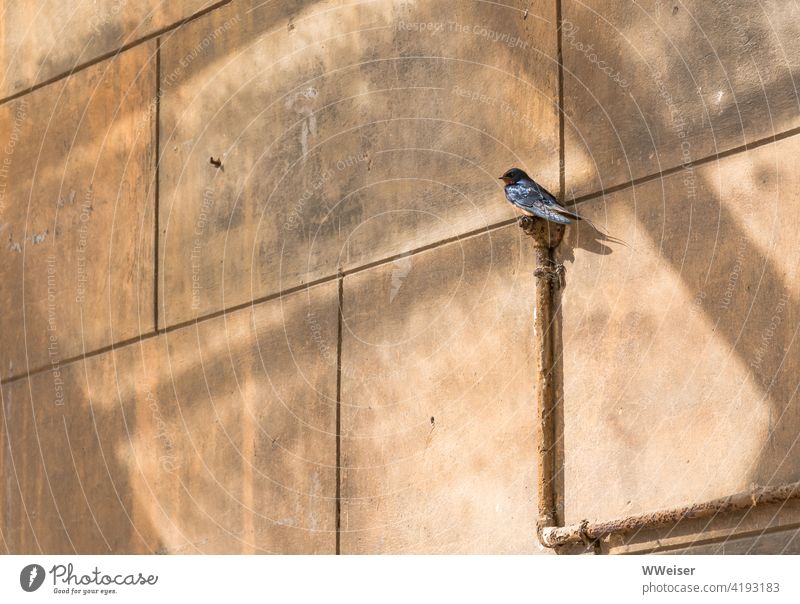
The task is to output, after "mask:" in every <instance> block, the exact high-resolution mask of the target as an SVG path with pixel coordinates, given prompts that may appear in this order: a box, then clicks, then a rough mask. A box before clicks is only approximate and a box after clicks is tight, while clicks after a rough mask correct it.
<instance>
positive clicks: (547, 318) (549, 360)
mask: <svg viewBox="0 0 800 604" xmlns="http://www.w3.org/2000/svg"><path fill="white" fill-rule="evenodd" d="M519 224H520V227H521V228H522V229H523V231H525V234H527V235H528V236H530V237H531V238H532V239H533V243H534V250H535V255H536V271H535V272H534V275H535V276H536V278H537V280H536V295H535V301H534V309H533V334H534V335H533V337H534V347H535V349H536V351H537V355H536V377H537V388H536V409H537V411H536V413H537V422H536V442H537V446H538V455H537V458H538V464H537V484H538V516H537V519H536V529H537V533H538V534H539V539H540V541H543V534H542V531H543V530H544V529H545V528H549V527H554V526H556V525H557V517H556V493H555V481H554V476H555V454H556V447H555V445H556V426H555V405H556V402H557V401H556V384H555V382H554V372H553V370H554V366H555V354H554V352H555V346H554V342H553V318H554V316H555V306H556V301H555V299H554V295H555V289H556V288H557V287H558V285H559V284H560V282H561V278H562V275H563V273H562V272H559V270H558V268H557V265H556V264H555V259H554V253H553V250H554V249H555V248H556V247H557V246H558V244H559V243H560V242H561V239H562V237H563V235H564V227H562V226H560V225H557V224H553V223H551V222H547V221H545V220H541V219H539V218H532V217H528V216H525V217H523V218H521V219H520V223H519ZM562 271H563V269H562Z"/></svg>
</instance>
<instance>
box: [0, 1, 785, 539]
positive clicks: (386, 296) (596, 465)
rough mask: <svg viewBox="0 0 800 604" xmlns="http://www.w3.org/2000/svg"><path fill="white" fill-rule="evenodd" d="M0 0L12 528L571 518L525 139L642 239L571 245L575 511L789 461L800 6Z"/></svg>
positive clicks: (609, 514) (661, 495) (16, 535)
mask: <svg viewBox="0 0 800 604" xmlns="http://www.w3.org/2000/svg"><path fill="white" fill-rule="evenodd" d="M0 4H2V7H1V8H2V9H3V10H4V15H5V17H4V21H3V25H2V28H3V31H4V37H3V44H2V46H0V66H2V73H3V76H0V79H2V84H0V124H2V128H0V136H2V139H1V140H0V144H2V145H3V147H2V153H3V160H2V161H3V163H2V164H0V241H1V242H2V245H0V255H2V263H0V271H2V277H3V283H4V285H3V288H2V289H0V302H1V303H2V311H3V312H2V315H0V317H1V318H0V322H1V323H0V329H2V335H3V346H0V377H2V381H3V384H2V402H3V405H2V409H3V412H2V424H0V428H2V429H0V444H2V446H1V447H0V464H1V466H0V467H2V480H3V503H2V505H0V537H2V538H1V539H0V547H1V548H2V549H3V551H8V552H14V553H23V552H26V553H35V552H46V553H55V552H58V553H71V552H78V553H106V552H120V553H123V552H124V553H146V552H161V553H193V552H217V553H223V552H225V553H228V552H230V553H238V552H293V553H295V552H296V553H300V552H304V553H334V552H337V551H339V552H341V553H375V552H409V553H410V552H420V553H422V552H437V553H438V552H441V553H446V552H447V553H469V552H487V553H494V552H515V553H542V552H545V551H548V550H544V549H543V548H542V547H541V546H539V544H538V543H537V541H536V537H535V518H536V509H535V508H536V477H535V467H536V442H534V438H533V433H534V418H535V408H534V401H535V397H534V393H535V388H536V384H535V383H534V351H533V350H532V338H531V323H532V308H531V303H532V298H533V296H532V292H533V288H534V286H535V283H534V277H533V274H532V270H533V267H532V263H533V254H532V249H531V245H530V241H529V240H527V239H526V238H524V236H523V235H522V233H521V232H520V230H519V229H518V228H517V227H516V226H515V225H514V224H513V218H514V214H513V212H512V211H511V209H510V207H509V206H508V205H507V204H506V203H505V202H504V200H503V198H502V191H501V189H500V187H499V184H498V181H497V179H496V177H497V175H498V174H500V173H501V172H502V171H503V170H505V169H507V168H508V167H510V166H511V165H520V166H523V167H525V168H527V169H529V171H530V172H531V173H532V174H535V176H536V177H537V179H538V180H539V181H540V182H542V183H543V184H544V185H545V186H547V187H548V188H549V189H551V190H553V191H554V192H559V191H562V189H563V191H562V192H563V193H564V195H565V197H566V199H567V200H568V201H570V200H571V201H577V202H579V204H580V205H579V208H580V210H581V211H582V212H584V213H586V214H587V216H589V217H590V218H592V219H593V221H594V222H595V223H596V224H597V225H598V226H599V227H600V228H601V229H602V230H605V231H608V232H610V233H611V234H612V235H614V236H616V237H619V238H621V239H624V240H625V241H626V242H627V246H624V245H619V244H614V243H610V242H608V241H606V242H603V241H602V239H603V238H602V236H601V235H598V234H597V233H596V232H594V231H592V230H591V229H588V228H584V227H582V228H578V229H575V228H573V229H570V230H569V232H568V234H567V238H566V240H565V242H564V244H563V245H562V249H561V252H560V254H561V255H562V257H563V261H564V262H565V264H566V266H567V286H566V288H565V289H564V291H563V293H562V302H563V306H562V315H561V325H562V327H561V330H560V334H559V345H560V348H559V350H560V351H562V356H561V357H560V358H561V365H562V367H561V369H562V371H561V373H562V374H563V387H562V394H563V405H562V406H561V412H560V427H559V430H560V432H559V435H560V437H561V438H560V439H559V471H558V473H557V476H556V480H557V484H558V489H557V490H558V492H559V506H560V513H561V520H562V521H566V522H577V521H580V520H582V519H584V518H586V519H590V520H608V519H613V518H616V517H619V516H621V515H626V514H630V513H636V512H640V511H649V510H652V509H655V508H663V507H666V506H672V505H680V504H685V503H690V502H693V501H697V500H701V499H705V498H710V497H716V496H720V495H725V494H727V493H729V492H732V491H734V490H742V489H745V488H747V487H748V486H749V485H750V484H751V483H759V484H768V483H777V482H782V481H789V480H797V479H798V472H799V471H800V470H798V464H797V462H796V457H797V456H796V451H795V440H794V436H793V435H795V434H796V433H797V431H798V428H800V426H798V422H800V416H798V414H797V412H796V408H797V407H796V403H795V402H794V400H795V399H794V398H793V396H794V392H795V389H796V386H797V385H798V383H797V378H796V377H795V376H796V374H797V362H796V354H795V351H794V346H796V345H795V344H794V329H795V326H796V325H797V320H798V316H797V312H798V311H797V304H796V302H795V298H796V297H797V296H800V292H798V291H795V290H796V289H797V286H796V282H795V280H794V279H793V277H794V273H793V270H794V267H796V265H797V262H796V258H795V255H796V252H795V250H796V248H797V243H798V242H797V241H796V238H797V235H796V232H797V228H796V227H797V223H798V214H797V212H796V211H795V208H796V206H797V205H798V204H800V199H796V198H797V195H796V194H795V193H794V192H793V191H795V190H796V189H797V186H796V184H797V183H795V180H797V177H796V176H795V174H796V173H797V172H798V167H800V166H798V165H797V160H796V159H795V158H796V156H797V153H796V151H797V149H796V148H795V147H796V145H797V142H796V140H795V137H794V136H792V135H794V134H795V132H796V130H797V129H798V127H800V123H798V121H799V119H798V115H800V114H798V111H797V109H798V102H797V95H796V94H795V92H794V82H795V80H793V77H795V76H796V75H797V72H798V69H800V65H798V61H800V44H798V42H797V40H796V39H794V38H793V37H792V36H791V34H790V32H789V31H787V29H786V28H788V27H789V25H788V24H789V23H791V22H792V19H795V20H796V17H797V15H794V14H793V13H792V11H793V10H794V11H796V9H793V8H791V7H788V6H784V4H783V3H778V2H774V3H767V4H766V5H763V6H760V7H753V6H750V3H744V2H741V3H737V2H729V3H725V6H724V7H722V8H721V9H720V10H721V11H722V14H721V16H720V15H719V14H717V15H716V16H715V15H713V14H711V12H710V11H709V10H708V9H707V8H703V5H702V4H701V3H700V2H696V3H682V4H680V5H673V4H669V5H668V4H666V3H664V2H658V1H656V2H653V3H651V5H647V4H646V3H641V2H640V3H637V4H635V5H634V4H631V3H628V2H614V3H611V5H609V4H608V3H599V2H598V3H590V2H589V3H586V2H585V3H573V2H571V1H568V0H562V2H560V3H559V2H558V1H557V0H548V1H547V2H540V3H528V2H516V1H513V2H507V3H506V4H505V5H498V4H494V3H485V2H477V1H472V0H463V1H459V2H455V3H453V2H445V1H444V0H441V1H440V0H429V1H425V2H421V1H411V0H376V1H365V2H358V3H355V4H353V3H346V2H338V1H335V2H319V1H312V0H293V1H288V2H278V3H275V2H269V3H263V2H257V1H255V0H229V1H224V2H217V3H211V2H194V1H189V0H184V1H182V2H173V3H160V2H155V1H153V2H138V3H135V4H136V6H133V4H134V3H125V2H112V1H111V0H108V1H107V2H99V3H97V2H78V3H75V4H74V6H70V7H68V8H64V7H62V6H61V5H60V4H58V5H57V3H53V6H52V7H48V6H42V7H41V10H39V7H34V8H25V7H23V6H22V4H20V3H14V2H4V3H2V2H0ZM128 4H130V6H129V5H128ZM595 4H596V5H595ZM559 19H560V20H561V25H562V27H561V33H560V34H559V29H558V23H559ZM698 32H701V33H702V35H699V33H698ZM56 42H57V43H56ZM589 44H591V45H592V48H591V49H587V46H588V45H589ZM559 49H561V54H562V56H563V67H559ZM560 108H563V113H562V112H561V111H560ZM776 137H777V138H778V139H780V140H773V139H774V138H776ZM562 143H563V144H562ZM687 154H688V155H687ZM562 157H563V159H564V163H563V164H561V163H560V161H559V160H560V158H562ZM212 159H213V162H212V161H211V160H212ZM687 162H693V164H692V165H691V167H690V169H686V168H684V167H682V164H687ZM215 164H218V165H215ZM562 166H563V170H562V169H561V167H562ZM561 176H563V184H562V178H560V177H561ZM733 275H735V277H734V276H733ZM775 317H778V319H777V324H776V325H774V326H773V325H772V323H775V321H776V319H775ZM768 512H769V510H766V509H765V510H760V511H758V513H755V514H753V513H751V514H749V515H747V516H746V517H744V518H743V517H742V516H741V515H740V516H737V517H736V518H721V519H715V521H714V522H715V524H713V525H703V526H698V525H690V524H688V523H684V524H682V525H681V526H679V527H672V528H670V529H669V530H668V531H655V532H649V533H647V534H645V533H642V534H639V535H636V536H634V537H629V538H626V539H620V540H616V541H613V542H611V543H609V544H605V545H604V551H611V552H629V551H649V550H652V549H653V548H654V546H655V543H656V541H658V542H659V544H660V545H659V547H661V548H664V547H669V548H672V549H685V548H687V547H701V546H700V545H699V543H700V542H701V541H702V542H703V544H704V545H702V547H703V548H705V549H702V551H703V552H707V551H711V550H709V548H712V549H713V548H717V549H716V550H714V551H717V550H719V549H720V548H723V547H729V549H731V551H747V550H748V549H756V550H758V551H763V550H767V551H780V550H787V551H793V550H792V547H793V546H792V544H793V543H794V540H793V536H794V533H788V532H785V531H782V529H784V528H786V527H791V526H792V525H794V524H796V523H797V522H798V520H799V519H800V515H799V514H800V512H798V511H797V509H796V508H795V507H793V506H792V505H788V506H781V508H780V509H779V510H772V513H771V514H770V513H768ZM765 528H769V530H770V531H772V532H771V533H770V534H769V535H762V532H763V530H764V529H765ZM731 535H732V536H733V537H732V538H731ZM729 539H730V540H729ZM728 540H729V541H728ZM726 543H730V546H728V545H725V544H726ZM795 547H796V546H795ZM697 551H701V550H697Z"/></svg>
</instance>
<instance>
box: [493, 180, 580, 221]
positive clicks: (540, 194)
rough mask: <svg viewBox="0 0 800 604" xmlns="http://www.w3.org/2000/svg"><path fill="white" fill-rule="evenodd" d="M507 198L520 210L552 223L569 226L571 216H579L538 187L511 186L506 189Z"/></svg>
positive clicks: (519, 184) (526, 185)
mask: <svg viewBox="0 0 800 604" xmlns="http://www.w3.org/2000/svg"><path fill="white" fill-rule="evenodd" d="M506 197H507V198H508V201H510V202H511V203H513V204H514V205H515V206H517V207H518V208H521V209H523V210H525V211H527V212H530V213H531V214H535V215H536V216H539V217H540V218H544V219H545V220H549V221H551V222H557V223H559V224H569V223H571V222H572V220H570V218H569V217H570V216H572V217H577V214H572V213H571V212H569V211H568V210H567V209H566V208H562V207H561V206H560V205H558V202H557V201H556V200H555V198H554V197H553V196H552V195H550V193H548V192H547V191H546V190H544V189H543V188H541V187H538V186H536V185H529V184H522V183H517V184H514V185H509V186H507V187H506ZM578 220H580V218H578Z"/></svg>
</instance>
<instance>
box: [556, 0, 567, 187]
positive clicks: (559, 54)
mask: <svg viewBox="0 0 800 604" xmlns="http://www.w3.org/2000/svg"><path fill="white" fill-rule="evenodd" d="M562 19H563V16H562V12H561V0H556V61H557V62H558V188H559V190H560V192H561V195H560V200H561V203H565V202H566V195H567V166H566V159H565V157H566V153H565V149H564V138H565V137H564V128H565V119H564V51H563V41H562V34H561V25H562Z"/></svg>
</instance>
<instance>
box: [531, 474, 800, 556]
mask: <svg viewBox="0 0 800 604" xmlns="http://www.w3.org/2000/svg"><path fill="white" fill-rule="evenodd" d="M791 499H800V482H792V483H789V484H782V485H777V486H771V487H756V488H754V489H752V490H750V491H745V492H741V493H736V494H734V495H729V496H727V497H721V498H719V499H712V500H711V501H706V502H703V503H695V504H692V505H688V506H685V507H680V508H673V509H668V510H661V511H658V512H650V513H647V514H639V515H636V516H628V517H626V518H620V519H617V520H610V521H608V522H592V523H590V522H586V521H584V522H582V523H580V524H572V525H569V526H550V527H542V528H540V529H539V534H540V540H541V542H542V545H544V546H546V547H557V546H559V545H568V544H571V543H591V542H596V541H598V540H600V539H603V538H605V537H608V536H610V535H623V534H628V533H633V532H635V531H640V530H645V529H654V528H659V527H663V526H666V525H670V524H675V523H677V522H680V521H682V520H692V519H697V518H709V517H711V516H715V515H717V514H725V513H728V512H737V511H743V510H749V509H752V508H754V507H757V506H760V505H768V504H771V503H783V502H785V501H789V500H791Z"/></svg>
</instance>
